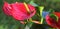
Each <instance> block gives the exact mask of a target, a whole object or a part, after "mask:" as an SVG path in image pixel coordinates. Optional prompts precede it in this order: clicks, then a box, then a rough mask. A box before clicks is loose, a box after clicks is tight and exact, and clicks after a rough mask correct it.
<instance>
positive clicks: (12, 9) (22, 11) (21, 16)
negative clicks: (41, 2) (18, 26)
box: [3, 2, 36, 20]
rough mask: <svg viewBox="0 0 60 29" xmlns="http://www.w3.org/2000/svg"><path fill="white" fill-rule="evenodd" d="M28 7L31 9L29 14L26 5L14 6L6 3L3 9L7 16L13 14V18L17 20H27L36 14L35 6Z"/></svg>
mask: <svg viewBox="0 0 60 29" xmlns="http://www.w3.org/2000/svg"><path fill="white" fill-rule="evenodd" d="M26 5H27V7H28V9H29V12H28V11H27V9H26V6H25V5H24V3H18V2H16V3H12V4H8V3H6V2H5V4H4V6H3V9H4V12H5V13H6V14H8V15H10V14H11V16H13V18H15V19H16V20H25V19H29V18H31V17H32V16H34V15H35V13H36V10H35V8H34V6H32V5H30V4H26ZM6 8H8V9H6Z"/></svg>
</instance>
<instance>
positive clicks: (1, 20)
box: [0, 0, 60, 29]
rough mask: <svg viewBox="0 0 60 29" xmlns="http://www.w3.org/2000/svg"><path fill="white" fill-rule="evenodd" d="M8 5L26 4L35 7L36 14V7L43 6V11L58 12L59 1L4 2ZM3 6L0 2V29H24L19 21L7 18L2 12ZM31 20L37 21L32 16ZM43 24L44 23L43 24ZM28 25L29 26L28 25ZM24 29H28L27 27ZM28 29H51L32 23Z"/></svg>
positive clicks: (21, 0) (45, 25) (29, 0)
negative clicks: (15, 3)
mask: <svg viewBox="0 0 60 29" xmlns="http://www.w3.org/2000/svg"><path fill="white" fill-rule="evenodd" d="M5 1H7V2H8V3H14V2H16V1H17V2H26V3H27V4H31V5H33V6H35V7H36V10H37V13H38V11H39V10H38V7H39V6H44V10H43V11H49V10H51V11H52V10H53V11H56V12H60V0H5ZM3 5H4V3H3V0H0V29H21V28H23V27H24V25H23V24H21V23H20V22H19V21H17V20H14V18H12V17H11V16H7V15H5V14H4V13H3V11H2V6H3ZM32 18H33V19H39V17H38V16H36V15H35V16H33V17H32ZM44 23H45V22H44ZM28 25H29V24H28ZM26 29H29V27H27V28H26ZM30 29H52V28H51V27H50V26H49V25H48V24H46V23H45V24H35V23H33V24H32V26H31V27H30Z"/></svg>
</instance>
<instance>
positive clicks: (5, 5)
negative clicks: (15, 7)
mask: <svg viewBox="0 0 60 29" xmlns="http://www.w3.org/2000/svg"><path fill="white" fill-rule="evenodd" d="M10 10H11V7H10V4H8V3H7V2H4V5H3V11H4V13H5V14H6V15H11V12H10Z"/></svg>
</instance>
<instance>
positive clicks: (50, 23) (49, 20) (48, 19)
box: [46, 15, 58, 28]
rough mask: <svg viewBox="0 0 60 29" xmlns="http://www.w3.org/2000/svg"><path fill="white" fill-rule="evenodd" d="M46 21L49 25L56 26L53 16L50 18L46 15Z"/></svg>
mask: <svg viewBox="0 0 60 29" xmlns="http://www.w3.org/2000/svg"><path fill="white" fill-rule="evenodd" d="M46 22H47V24H48V25H50V26H51V27H54V28H57V27H58V24H57V21H55V20H54V19H53V18H50V16H49V15H47V16H46Z"/></svg>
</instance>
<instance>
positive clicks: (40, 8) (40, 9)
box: [39, 6, 44, 24]
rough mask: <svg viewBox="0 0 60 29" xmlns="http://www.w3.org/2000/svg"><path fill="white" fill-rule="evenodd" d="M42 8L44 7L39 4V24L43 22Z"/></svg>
mask: <svg viewBox="0 0 60 29" xmlns="http://www.w3.org/2000/svg"><path fill="white" fill-rule="evenodd" d="M43 9H44V7H43V6H40V7H39V11H40V17H41V21H40V22H41V24H42V23H43V17H42V12H43Z"/></svg>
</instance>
